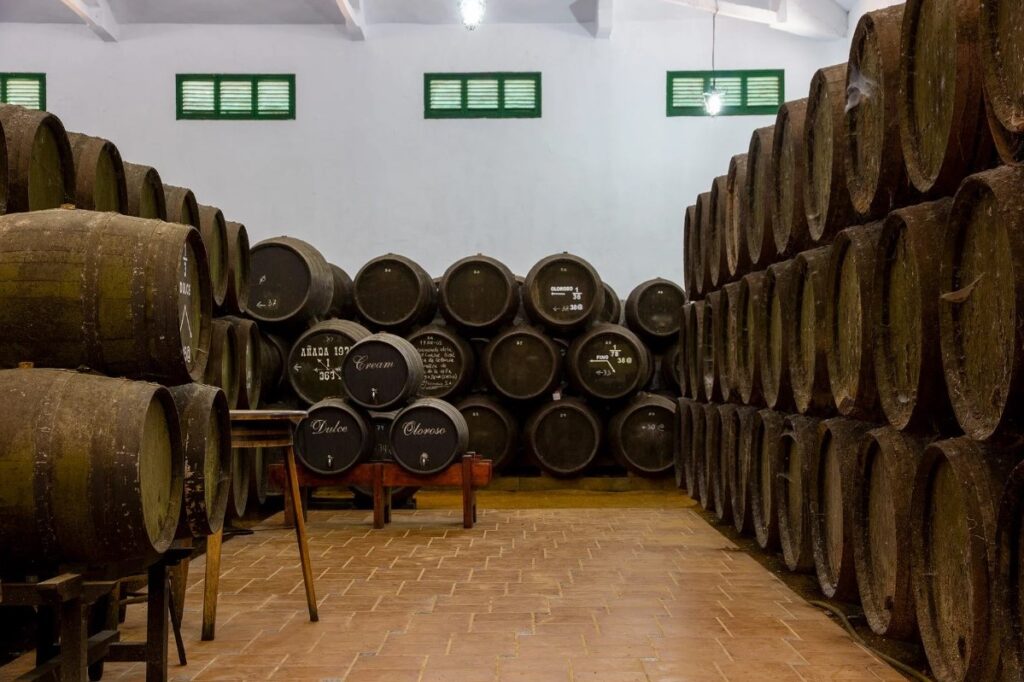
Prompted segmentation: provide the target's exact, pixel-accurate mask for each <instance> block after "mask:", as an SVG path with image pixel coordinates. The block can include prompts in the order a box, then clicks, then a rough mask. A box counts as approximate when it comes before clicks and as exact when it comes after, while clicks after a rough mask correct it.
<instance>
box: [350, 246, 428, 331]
mask: <svg viewBox="0 0 1024 682" xmlns="http://www.w3.org/2000/svg"><path fill="white" fill-rule="evenodd" d="M353 286H354V289H353V290H354V300H355V306H356V310H357V311H358V313H359V316H360V317H361V318H362V319H363V320H364V321H365V322H366V325H367V326H368V327H370V328H371V329H374V330H377V329H379V330H382V331H388V332H393V333H395V334H400V333H402V332H405V331H408V330H409V329H411V328H412V327H413V326H415V325H417V324H425V323H427V322H429V321H430V320H432V319H433V318H434V313H435V312H436V310H437V292H436V290H435V288H434V280H432V279H431V278H430V275H428V274H427V272H426V271H425V270H424V269H423V268H421V267H420V266H419V265H418V264H417V263H415V262H413V261H412V260H410V259H408V258H406V257H405V256H399V255H396V254H393V253H389V254H385V255H383V256H378V257H377V258H374V259H373V260H371V261H370V262H368V263H367V264H366V265H364V266H363V267H362V268H360V270H359V272H358V273H356V278H355V280H354V285H353Z"/></svg>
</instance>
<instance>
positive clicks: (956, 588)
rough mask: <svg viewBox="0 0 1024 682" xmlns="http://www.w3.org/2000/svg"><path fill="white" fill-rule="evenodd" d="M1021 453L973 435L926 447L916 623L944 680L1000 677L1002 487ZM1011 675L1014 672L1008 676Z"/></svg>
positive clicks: (915, 548) (916, 516)
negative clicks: (995, 615)
mask: <svg viewBox="0 0 1024 682" xmlns="http://www.w3.org/2000/svg"><path fill="white" fill-rule="evenodd" d="M1018 456H1019V453H1018V452H1016V451H1011V450H1005V449H1002V448H993V447H988V446H985V445H982V444H980V443H977V442H975V441H971V440H970V439H968V438H955V439H953V440H944V441H939V442H936V443H932V444H931V445H929V446H928V448H927V449H926V450H925V451H924V456H923V457H922V458H921V463H920V465H919V466H918V469H917V476H916V479H915V482H914V495H913V498H912V500H911V520H910V537H911V549H912V552H913V554H912V564H911V576H912V577H911V580H912V582H913V587H914V599H915V602H916V604H917V623H918V626H919V628H920V631H921V641H922V642H923V643H924V650H925V654H927V656H928V663H929V664H930V665H931V669H932V674H933V675H934V676H935V677H936V679H939V680H990V679H997V678H996V677H995V676H994V673H995V671H994V670H993V668H995V667H996V665H997V664H998V663H999V659H1000V651H999V649H1000V647H1001V645H1002V642H1001V641H1000V633H999V632H992V629H991V627H990V622H989V621H990V618H991V613H990V610H991V609H998V608H999V605H998V603H997V602H996V601H995V600H994V597H995V596H996V594H995V592H994V590H993V589H992V587H991V586H992V581H993V578H994V577H995V575H996V574H997V570H996V565H995V560H996V556H995V555H996V543H995V540H996V520H997V514H998V505H999V500H1000V494H1001V492H1002V489H1003V485H1004V483H1005V482H1006V480H1007V478H1008V477H1009V476H1010V473H1011V471H1012V469H1013V466H1014V464H1016V462H1017V459H1018ZM1007 679H1012V678H1007Z"/></svg>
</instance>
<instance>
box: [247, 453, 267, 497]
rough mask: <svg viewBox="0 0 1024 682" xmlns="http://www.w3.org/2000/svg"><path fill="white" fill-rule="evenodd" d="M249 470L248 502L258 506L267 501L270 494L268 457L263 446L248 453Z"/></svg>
mask: <svg viewBox="0 0 1024 682" xmlns="http://www.w3.org/2000/svg"><path fill="white" fill-rule="evenodd" d="M248 458H249V459H248V461H249V463H250V465H251V466H250V471H249V502H250V503H255V504H256V506H257V507H258V508H261V509H262V507H263V505H264V504H266V503H267V497H269V494H270V467H269V464H270V459H269V458H268V457H267V456H266V450H265V449H264V448H253V449H252V450H251V451H250V452H249V453H248Z"/></svg>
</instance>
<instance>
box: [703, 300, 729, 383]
mask: <svg viewBox="0 0 1024 682" xmlns="http://www.w3.org/2000/svg"><path fill="white" fill-rule="evenodd" d="M728 302H729V299H727V298H724V294H723V293H722V292H721V291H712V292H711V293H709V294H708V295H707V298H705V299H704V306H703V308H702V310H703V314H704V319H703V320H702V321H701V324H700V340H699V343H700V346H701V351H700V358H701V360H702V364H701V376H702V377H703V382H704V390H703V395H704V397H705V398H706V399H707V400H708V401H709V402H710V401H719V402H720V401H721V400H722V386H721V384H719V383H718V365H719V363H720V362H722V361H723V360H724V358H722V357H720V356H719V355H718V353H720V352H721V351H723V350H724V349H723V348H722V347H720V346H717V345H716V344H715V339H716V338H720V336H721V335H720V334H716V333H715V332H716V331H719V322H720V321H721V320H723V319H725V317H726V314H727V313H728V310H726V309H725V306H727V305H728Z"/></svg>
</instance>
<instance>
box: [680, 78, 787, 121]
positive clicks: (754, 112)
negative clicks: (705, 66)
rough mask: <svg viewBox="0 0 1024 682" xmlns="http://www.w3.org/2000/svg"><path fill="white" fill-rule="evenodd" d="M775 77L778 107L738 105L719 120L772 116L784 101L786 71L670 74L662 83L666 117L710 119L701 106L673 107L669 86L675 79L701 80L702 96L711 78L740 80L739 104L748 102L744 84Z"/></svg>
mask: <svg viewBox="0 0 1024 682" xmlns="http://www.w3.org/2000/svg"><path fill="white" fill-rule="evenodd" d="M766 76H776V77H778V79H779V103H778V104H776V105H772V106H768V105H762V106H750V105H747V104H741V105H739V106H725V107H722V111H721V112H720V113H719V114H718V116H775V115H776V114H778V111H779V107H780V106H782V104H783V103H784V102H785V101H786V70H785V69H732V70H728V71H725V70H716V71H669V72H668V75H667V77H666V79H665V115H666V116H669V117H674V116H707V117H710V114H708V112H707V110H706V109H705V108H704V106H703V105H702V106H699V107H677V106H673V104H672V83H673V81H674V80H675V79H676V78H703V79H704V92H707V90H708V87H709V86H710V85H711V81H712V79H713V78H739V79H740V82H741V84H742V85H741V87H742V91H741V98H742V101H744V102H745V101H746V100H747V82H748V81H749V79H751V78H764V77H766Z"/></svg>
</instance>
